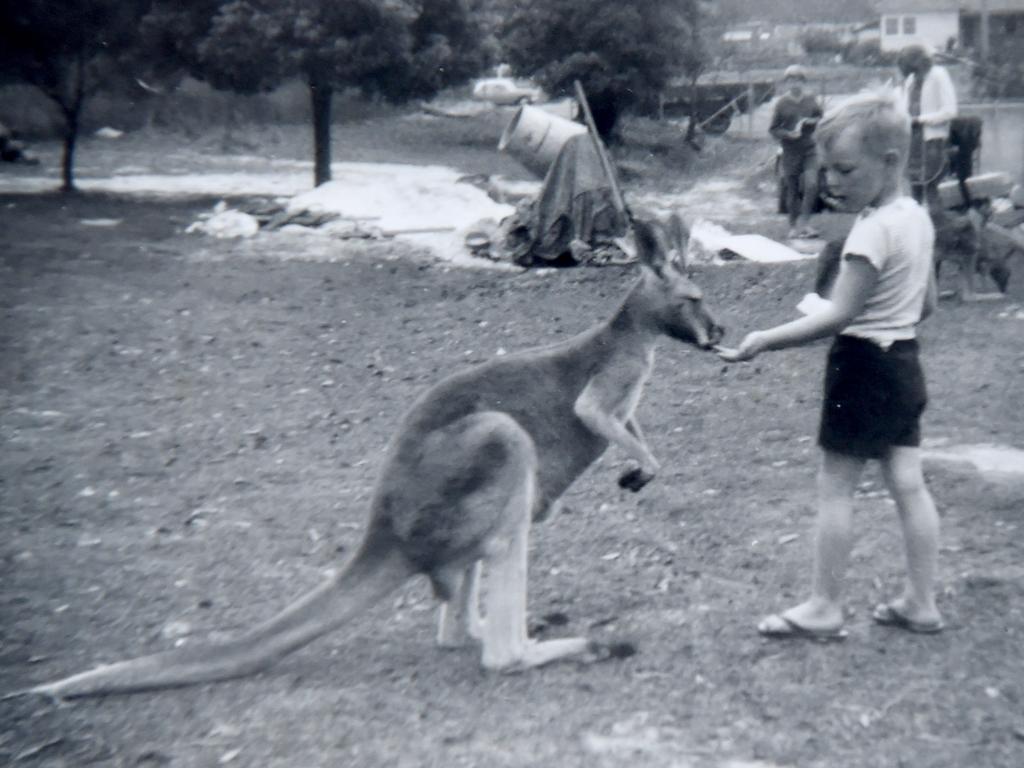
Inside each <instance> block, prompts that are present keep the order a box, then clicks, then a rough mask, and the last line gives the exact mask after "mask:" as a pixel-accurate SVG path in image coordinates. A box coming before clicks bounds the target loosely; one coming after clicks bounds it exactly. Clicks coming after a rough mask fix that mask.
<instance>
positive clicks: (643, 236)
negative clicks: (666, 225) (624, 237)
mask: <svg viewBox="0 0 1024 768" xmlns="http://www.w3.org/2000/svg"><path fill="white" fill-rule="evenodd" d="M660 228H661V225H659V224H657V223H655V222H650V221H645V220H643V219H637V220H636V221H635V222H633V240H634V242H635V243H636V253H637V256H638V257H639V258H640V263H641V264H643V265H645V266H647V267H650V268H651V269H653V270H654V271H655V272H656V273H657V274H659V275H660V274H661V271H662V270H663V269H664V268H665V265H666V264H667V262H668V254H667V253H666V252H665V237H664V235H663V234H662V233H661V232H659V229H660Z"/></svg>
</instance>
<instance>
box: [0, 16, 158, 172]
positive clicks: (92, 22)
mask: <svg viewBox="0 0 1024 768" xmlns="http://www.w3.org/2000/svg"><path fill="white" fill-rule="evenodd" d="M148 4H149V3H148V0H0V19H2V20H3V21H2V23H0V76H2V77H3V79H4V80H16V81H21V82H24V83H28V84H29V85H33V86H35V87H36V88H38V89H39V90H40V91H42V92H43V93H44V94H45V95H46V96H47V97H48V98H49V99H50V100H51V101H52V102H53V103H54V104H56V105H57V108H58V109H59V110H60V112H61V116H62V117H63V119H64V152H63V158H62V162H61V178H62V186H61V189H63V190H64V191H66V192H71V191H74V189H75V179H74V161H75V147H76V144H77V141H78V133H79V128H80V123H81V117H82V110H83V108H84V106H85V104H86V101H87V100H88V99H89V97H90V96H92V95H93V94H94V93H96V91H97V90H99V89H100V88H109V87H111V86H112V84H113V83H114V82H115V81H118V80H121V79H123V78H124V76H125V72H126V69H125V67H124V66H123V61H124V57H125V55H126V53H127V52H128V51H129V50H130V49H131V48H132V46H133V45H134V41H135V38H136V33H137V30H138V25H139V21H140V19H141V18H142V16H143V15H144V13H145V12H146V10H147V7H148Z"/></svg>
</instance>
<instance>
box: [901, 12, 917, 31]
mask: <svg viewBox="0 0 1024 768" xmlns="http://www.w3.org/2000/svg"><path fill="white" fill-rule="evenodd" d="M916 33H917V19H916V18H915V17H913V16H904V17H903V34H904V35H913V34H916Z"/></svg>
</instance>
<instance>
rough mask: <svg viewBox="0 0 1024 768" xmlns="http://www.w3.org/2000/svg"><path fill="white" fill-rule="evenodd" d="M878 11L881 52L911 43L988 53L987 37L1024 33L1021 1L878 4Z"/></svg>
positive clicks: (934, 0)
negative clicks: (969, 48) (973, 49)
mask: <svg viewBox="0 0 1024 768" xmlns="http://www.w3.org/2000/svg"><path fill="white" fill-rule="evenodd" d="M879 11H880V12H881V15H882V17H881V32H882V50H883V51H898V50H899V49H900V48H902V47H903V46H905V45H910V44H911V43H923V44H926V45H929V46H931V47H932V48H934V49H935V50H939V51H941V50H945V49H946V48H949V47H952V46H956V47H959V48H964V47H971V48H976V49H979V50H987V48H988V42H989V40H988V39H986V35H988V37H989V38H991V37H999V38H1002V37H1004V36H1007V35H1009V36H1010V38H1014V37H1016V36H1017V35H1019V34H1020V33H1021V32H1024V0H881V2H880V3H879ZM1018 27H1019V29H1018Z"/></svg>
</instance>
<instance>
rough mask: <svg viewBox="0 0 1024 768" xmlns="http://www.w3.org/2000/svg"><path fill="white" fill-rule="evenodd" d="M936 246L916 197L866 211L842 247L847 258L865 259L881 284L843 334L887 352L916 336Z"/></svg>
mask: <svg viewBox="0 0 1024 768" xmlns="http://www.w3.org/2000/svg"><path fill="white" fill-rule="evenodd" d="M934 247H935V228H934V227H933V226H932V220H931V217H930V216H929V215H928V211H927V210H925V209H924V208H923V207H922V206H921V205H919V204H918V203H917V201H916V200H914V199H913V198H912V197H898V198H896V199H895V200H893V201H892V202H890V203H887V204H886V205H883V206H882V207H880V208H868V209H866V210H864V211H862V212H861V214H860V215H859V216H858V217H857V220H856V221H855V222H854V225H853V228H852V229H851V230H850V234H849V235H847V237H846V242H845V243H844V244H843V259H844V261H845V260H846V259H847V258H848V257H849V256H850V255H856V256H862V257H864V258H866V259H867V260H868V261H869V262H871V265H872V266H873V267H874V268H875V270H876V271H877V272H878V282H877V283H876V284H875V290H874V291H872V293H871V295H870V296H869V297H868V299H867V301H866V302H864V308H863V309H862V310H861V312H860V314H858V315H857V316H856V317H855V318H853V320H852V321H851V322H850V324H849V325H847V326H846V328H844V329H843V331H842V334H843V335H846V336H856V337H858V338H862V339H870V340H871V341H874V342H876V343H877V344H879V345H880V346H882V347H886V348H887V347H889V345H890V344H892V342H894V341H898V340H901V339H912V338H914V336H915V330H914V328H915V326H916V325H917V324H918V323H919V322H920V321H921V313H922V311H923V309H924V302H925V297H926V296H927V294H928V282H929V280H930V279H931V270H932V269H933V266H932V254H933V250H934Z"/></svg>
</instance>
